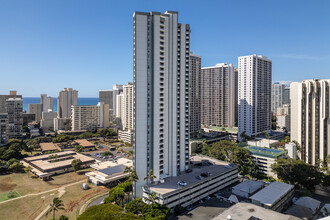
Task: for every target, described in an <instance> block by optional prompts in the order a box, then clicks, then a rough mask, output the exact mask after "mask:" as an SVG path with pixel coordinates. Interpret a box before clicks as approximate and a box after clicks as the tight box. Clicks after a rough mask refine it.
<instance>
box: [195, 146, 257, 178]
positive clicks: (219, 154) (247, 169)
mask: <svg viewBox="0 0 330 220" xmlns="http://www.w3.org/2000/svg"><path fill="white" fill-rule="evenodd" d="M202 154H205V155H207V156H210V157H214V158H216V159H218V160H223V161H226V162H229V163H233V164H236V165H237V166H238V171H239V173H240V174H242V175H247V174H248V175H250V176H255V175H257V173H258V167H257V165H256V164H255V162H254V161H253V160H252V158H251V156H250V151H249V150H248V149H245V148H242V147H239V146H237V144H236V143H235V142H233V141H227V140H224V141H219V142H216V143H214V144H213V145H212V146H208V145H204V146H203V148H202Z"/></svg>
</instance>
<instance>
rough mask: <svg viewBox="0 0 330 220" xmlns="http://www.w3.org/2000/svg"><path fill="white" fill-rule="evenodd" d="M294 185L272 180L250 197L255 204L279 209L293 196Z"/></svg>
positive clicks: (275, 209)
mask: <svg viewBox="0 0 330 220" xmlns="http://www.w3.org/2000/svg"><path fill="white" fill-rule="evenodd" d="M293 192H294V186H293V185H290V184H286V183H281V182H272V183H271V184H269V186H267V187H265V188H263V189H262V190H260V191H259V192H257V193H256V194H254V195H253V196H251V197H250V199H251V201H252V203H253V204H255V205H259V206H261V207H264V208H267V209H272V210H274V211H281V210H282V209H283V208H284V207H285V206H286V205H288V204H289V203H290V202H291V199H292V197H293Z"/></svg>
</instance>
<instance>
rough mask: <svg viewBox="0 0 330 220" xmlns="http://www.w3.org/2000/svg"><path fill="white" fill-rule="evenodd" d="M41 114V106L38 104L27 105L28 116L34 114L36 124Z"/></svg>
mask: <svg viewBox="0 0 330 220" xmlns="http://www.w3.org/2000/svg"><path fill="white" fill-rule="evenodd" d="M41 113H42V105H41V104H39V103H31V104H28V114H34V115H35V120H36V122H38V123H39V122H40V120H41Z"/></svg>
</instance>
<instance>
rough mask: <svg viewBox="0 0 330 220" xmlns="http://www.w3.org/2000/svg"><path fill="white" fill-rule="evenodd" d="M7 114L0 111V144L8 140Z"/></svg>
mask: <svg viewBox="0 0 330 220" xmlns="http://www.w3.org/2000/svg"><path fill="white" fill-rule="evenodd" d="M7 131H8V114H7V113H0V146H2V145H5V144H7V142H8V135H7Z"/></svg>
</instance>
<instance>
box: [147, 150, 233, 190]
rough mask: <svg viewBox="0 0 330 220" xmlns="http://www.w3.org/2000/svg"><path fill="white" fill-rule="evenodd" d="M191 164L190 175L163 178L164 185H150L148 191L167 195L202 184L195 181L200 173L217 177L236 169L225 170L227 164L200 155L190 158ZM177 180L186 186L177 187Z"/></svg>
mask: <svg viewBox="0 0 330 220" xmlns="http://www.w3.org/2000/svg"><path fill="white" fill-rule="evenodd" d="M202 161H203V162H206V161H208V162H210V163H211V164H213V165H210V164H209V165H202ZM191 162H192V163H194V167H193V168H192V172H190V173H183V174H181V175H179V176H175V177H167V178H164V180H165V183H157V184H151V185H150V186H149V187H150V190H151V191H153V192H156V193H159V194H167V193H170V192H173V191H175V190H177V189H179V188H180V189H183V188H186V187H190V186H191V185H192V184H196V183H198V182H202V181H204V180H199V179H197V176H199V175H201V173H207V172H210V173H212V176H216V175H219V174H221V173H225V172H227V171H232V170H234V169H236V167H234V168H233V167H229V168H226V167H225V166H226V165H228V164H229V163H227V162H224V161H220V160H217V159H214V158H211V157H207V156H202V155H195V156H192V157H191ZM179 180H181V181H184V182H186V183H187V186H184V187H179V186H178V182H179Z"/></svg>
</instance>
